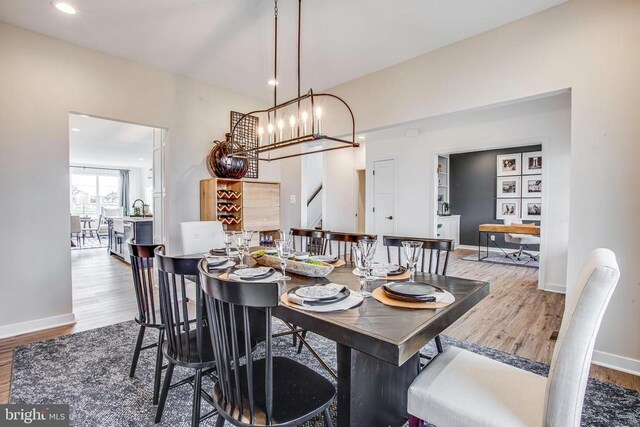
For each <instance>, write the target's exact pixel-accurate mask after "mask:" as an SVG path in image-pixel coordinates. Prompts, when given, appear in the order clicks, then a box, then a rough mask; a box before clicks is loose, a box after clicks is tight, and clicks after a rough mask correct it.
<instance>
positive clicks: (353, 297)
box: [281, 292, 364, 313]
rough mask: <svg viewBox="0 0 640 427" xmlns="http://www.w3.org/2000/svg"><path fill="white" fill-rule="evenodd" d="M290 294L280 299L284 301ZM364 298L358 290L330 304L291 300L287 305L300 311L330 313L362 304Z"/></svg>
mask: <svg viewBox="0 0 640 427" xmlns="http://www.w3.org/2000/svg"><path fill="white" fill-rule="evenodd" d="M290 296H291V294H288V295H287V294H283V295H282V296H281V300H282V301H283V302H286V300H285V297H290ZM363 300H364V298H363V297H362V295H360V294H359V293H358V292H351V293H350V294H349V296H348V297H346V298H345V299H343V300H342V301H338V302H334V303H332V304H321V305H298V304H292V303H291V300H289V301H288V303H287V304H288V305H289V306H291V307H295V308H296V309H298V310H302V311H315V312H317V313H330V312H334V311H344V310H349V309H350V308H354V307H358V306H359V305H360V304H362V301H363Z"/></svg>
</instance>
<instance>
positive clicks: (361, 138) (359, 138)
mask: <svg viewBox="0 0 640 427" xmlns="http://www.w3.org/2000/svg"><path fill="white" fill-rule="evenodd" d="M357 139H358V141H364V140H365V139H367V137H366V136H365V135H358V137H357Z"/></svg>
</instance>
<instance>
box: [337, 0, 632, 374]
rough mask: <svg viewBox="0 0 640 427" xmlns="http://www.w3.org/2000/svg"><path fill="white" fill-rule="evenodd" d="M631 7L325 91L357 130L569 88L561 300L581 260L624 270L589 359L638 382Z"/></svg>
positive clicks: (468, 45)
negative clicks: (604, 253) (345, 108)
mask: <svg viewBox="0 0 640 427" xmlns="http://www.w3.org/2000/svg"><path fill="white" fill-rule="evenodd" d="M639 23H640V2H639V1H637V0H615V1H614V0H612V1H601V0H572V1H570V2H568V3H565V4H563V5H560V6H557V7H555V8H552V9H549V10H546V11H543V12H541V13H538V14H536V15H533V16H530V17H527V18H524V19H522V20H519V21H516V22H514V23H511V24H509V25H505V26H503V27H500V28H497V29H495V30H492V31H489V32H487V33H484V34H481V35H478V36H476V37H473V38H470V39H467V40H464V41H462V42H459V43H456V44H454V45H451V46H448V47H445V48H443V49H440V50H438V51H435V52H432V53H429V54H426V55H423V56H420V57H417V58H415V59H412V60H410V61H407V62H404V63H402V64H399V65H396V66H394V67H391V68H388V69H385V70H382V71H380V72H376V73H373V74H370V75H368V76H365V77H362V78H360V79H357V80H354V81H352V82H349V83H346V84H344V85H341V86H339V87H337V88H334V89H332V92H333V93H336V95H339V96H341V97H343V98H344V99H345V100H346V101H347V102H348V103H349V105H350V106H351V107H352V108H353V111H354V112H355V114H356V119H357V120H358V122H357V123H358V127H359V130H360V131H366V130H370V129H375V128H380V127H383V126H391V125H396V124H398V123H404V122H407V121H410V120H416V119H421V118H425V117H433V116H437V115H440V114H445V113H451V112H456V111H463V110H467V109H471V108H476V107H482V106H486V105H491V104H495V103H500V102H505V101H510V100H514V99H520V98H526V97H529V96H534V95H538V94H543V93H548V92H552V91H556V90H559V89H566V88H571V91H572V110H571V200H570V224H569V253H568V292H569V293H571V284H572V283H573V282H574V280H575V279H576V277H577V274H578V271H579V269H580V267H581V264H582V262H583V260H584V259H585V258H586V256H587V254H588V252H589V251H591V250H592V249H594V248H597V247H608V248H611V249H612V250H613V251H614V252H615V253H616V255H617V257H618V262H619V264H620V268H621V271H622V275H621V279H620V283H619V285H618V289H617V290H616V292H615V294H614V296H613V298H612V300H611V304H610V306H609V309H608V310H607V313H606V314H605V318H604V321H603V324H602V328H601V332H600V334H599V337H598V342H597V344H596V350H597V351H596V354H595V356H594V358H595V360H596V361H597V362H599V363H603V364H610V365H615V366H617V367H618V368H621V369H627V370H633V371H636V372H640V333H638V325H640V309H639V308H638V303H639V301H640V285H639V282H638V277H640V263H639V262H638V261H637V260H638V259H640V246H639V245H638V239H639V238H640V221H639V220H638V218H639V217H640V196H639V195H638V186H639V185H640V168H639V167H638V158H639V157H640V143H639V141H640V120H638V111H639V110H640V55H639V54H638V52H639V47H638V40H640V24H639Z"/></svg>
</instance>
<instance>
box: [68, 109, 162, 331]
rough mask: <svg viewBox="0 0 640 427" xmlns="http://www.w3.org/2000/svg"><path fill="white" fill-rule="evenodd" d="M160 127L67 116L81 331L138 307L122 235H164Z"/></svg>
mask: <svg viewBox="0 0 640 427" xmlns="http://www.w3.org/2000/svg"><path fill="white" fill-rule="evenodd" d="M165 135H166V130H165V129H161V128H157V127H152V126H144V125H138V124H132V123H126V122H122V121H117V120H110V119H104V118H99V117H93V116H89V115H86V114H78V113H70V114H69V194H68V196H69V211H70V224H71V230H70V231H71V236H70V246H71V269H72V296H73V306H74V313H75V315H76V320H77V322H78V323H77V325H78V326H77V328H76V329H79V330H85V329H93V328H95V327H100V326H105V325H109V324H113V323H117V322H121V321H124V320H130V319H132V316H133V315H134V314H135V313H136V312H137V307H136V298H135V293H134V288H133V286H132V285H131V270H130V267H129V263H130V256H129V250H128V246H127V243H126V242H127V240H128V239H130V238H133V239H135V240H136V242H138V243H154V242H162V241H163V239H164V224H163V218H164V215H163V210H164V198H165V193H164V186H163V174H164V170H163V169H164V168H163V165H164V145H165V141H164V140H165Z"/></svg>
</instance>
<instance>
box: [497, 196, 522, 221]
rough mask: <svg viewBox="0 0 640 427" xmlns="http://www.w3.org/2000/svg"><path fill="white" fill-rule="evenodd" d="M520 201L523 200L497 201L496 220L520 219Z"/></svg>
mask: <svg viewBox="0 0 640 427" xmlns="http://www.w3.org/2000/svg"><path fill="white" fill-rule="evenodd" d="M520 200H521V199H497V200H496V219H505V218H511V219H516V218H520Z"/></svg>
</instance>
